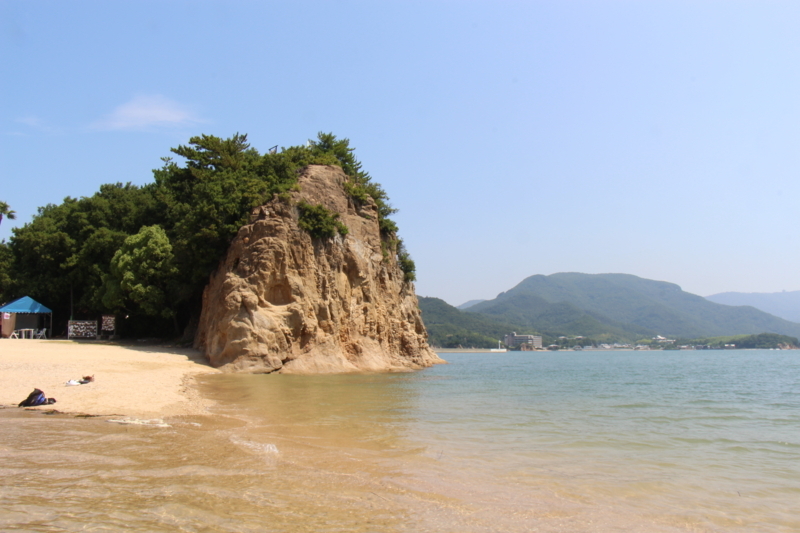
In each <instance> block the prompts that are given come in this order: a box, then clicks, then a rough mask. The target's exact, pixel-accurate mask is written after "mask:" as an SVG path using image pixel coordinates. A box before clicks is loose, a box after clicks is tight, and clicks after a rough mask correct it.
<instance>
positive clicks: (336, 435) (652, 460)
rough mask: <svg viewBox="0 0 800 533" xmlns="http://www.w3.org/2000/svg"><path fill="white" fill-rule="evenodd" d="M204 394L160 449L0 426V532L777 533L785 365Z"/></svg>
mask: <svg viewBox="0 0 800 533" xmlns="http://www.w3.org/2000/svg"><path fill="white" fill-rule="evenodd" d="M446 358H447V359H448V360H449V361H451V364H449V365H440V366H437V367H434V368H431V369H428V370H426V371H423V372H417V373H409V374H386V375H339V376H282V375H260V376H249V375H213V376H207V377H205V378H203V383H202V386H201V388H202V390H203V392H204V394H206V395H208V396H210V397H211V398H214V399H216V400H217V401H218V402H219V405H218V407H216V408H215V409H214V415H213V416H208V417H194V418H182V419H173V420H167V422H168V423H169V424H170V425H171V427H169V428H159V427H153V426H138V425H119V424H113V423H109V422H108V421H106V420H103V419H98V418H93V419H76V418H74V417H67V416H64V415H50V416H48V415H43V414H41V413H30V412H25V411H22V410H17V409H5V410H1V411H0V426H2V427H1V428H0V429H1V430H2V431H0V473H1V474H2V475H1V476H0V479H2V481H0V491H1V492H0V502H2V503H0V529H2V530H7V529H21V530H27V531H58V530H61V529H62V528H63V529H66V530H76V529H84V530H88V531H113V530H118V529H121V528H123V527H124V528H127V529H129V530H141V531H174V530H183V531H363V532H366V531H397V532H411V531H453V532H455V531H465V532H481V531H511V532H514V531H520V532H522V531H742V532H744V531H798V530H800V518H798V515H797V513H796V511H795V508H796V507H797V502H798V501H800V352H797V351H786V352H778V351H737V352H651V353H640V352H592V353H588V352H587V353H580V352H567V353H560V354H559V353H555V354H554V353H541V354H540V353H536V354H531V353H526V354H513V353H509V354H498V355H494V354H492V355H490V354H447V356H446Z"/></svg>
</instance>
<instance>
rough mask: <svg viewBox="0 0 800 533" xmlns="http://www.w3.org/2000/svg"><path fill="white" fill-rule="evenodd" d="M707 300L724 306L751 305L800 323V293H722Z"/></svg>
mask: <svg viewBox="0 0 800 533" xmlns="http://www.w3.org/2000/svg"><path fill="white" fill-rule="evenodd" d="M706 300H710V301H712V302H715V303H718V304H724V305H749V306H752V307H755V308H756V309H760V310H762V311H764V312H765V313H769V314H771V315H775V316H779V317H781V318H783V319H785V320H790V321H792V322H800V291H789V292H786V291H783V292H721V293H719V294H712V295H711V296H706Z"/></svg>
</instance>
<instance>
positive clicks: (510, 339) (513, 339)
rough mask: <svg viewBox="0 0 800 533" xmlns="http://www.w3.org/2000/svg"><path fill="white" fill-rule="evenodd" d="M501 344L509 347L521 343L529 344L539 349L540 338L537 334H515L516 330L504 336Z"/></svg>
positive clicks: (540, 344)
mask: <svg viewBox="0 0 800 533" xmlns="http://www.w3.org/2000/svg"><path fill="white" fill-rule="evenodd" d="M503 344H505V345H506V346H508V347H509V348H513V347H514V346H519V345H521V344H529V345H530V346H532V347H533V348H537V349H541V348H542V338H541V337H539V336H538V335H517V332H516V331H514V332H512V333H511V334H510V335H506V336H505V339H503Z"/></svg>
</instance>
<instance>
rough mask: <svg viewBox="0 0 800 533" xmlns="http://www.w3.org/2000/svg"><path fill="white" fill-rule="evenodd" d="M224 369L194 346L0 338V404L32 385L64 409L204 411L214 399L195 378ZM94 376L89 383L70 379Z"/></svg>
mask: <svg viewBox="0 0 800 533" xmlns="http://www.w3.org/2000/svg"><path fill="white" fill-rule="evenodd" d="M210 373H219V371H218V370H216V369H214V368H212V367H210V366H209V365H208V364H207V362H206V361H205V358H204V357H203V356H202V355H201V354H200V353H199V352H197V351H196V350H193V349H191V348H180V347H169V346H145V345H129V346H128V345H121V344H114V343H104V342H93V341H59V340H28V339H2V340H0V376H3V386H2V387H0V405H2V406H3V407H8V406H14V407H16V405H17V404H19V402H21V401H22V400H24V399H25V398H26V397H27V396H28V394H30V393H31V392H32V391H33V389H34V388H38V389H41V390H42V391H44V393H45V395H46V396H47V397H48V398H55V399H56V403H55V404H53V405H44V406H39V407H34V408H31V409H39V410H52V409H57V410H58V411H61V412H63V413H72V414H87V415H101V416H102V415H123V416H129V417H137V418H163V417H169V416H179V415H201V414H207V412H208V407H209V406H210V405H212V404H213V402H211V401H210V400H207V399H204V398H202V397H201V396H200V395H199V393H198V392H197V391H196V389H195V387H193V386H191V385H192V382H193V380H194V378H195V376H198V375H202V374H210ZM92 375H93V376H94V379H95V380H94V382H92V383H88V384H86V385H77V386H65V383H66V382H67V381H69V380H71V379H74V380H78V379H80V378H81V377H83V376H92Z"/></svg>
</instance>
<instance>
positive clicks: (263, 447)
mask: <svg viewBox="0 0 800 533" xmlns="http://www.w3.org/2000/svg"><path fill="white" fill-rule="evenodd" d="M230 440H231V442H232V443H234V444H236V445H237V446H241V447H243V448H248V449H250V450H255V451H257V452H261V453H274V454H277V453H280V452H279V451H278V447H277V446H275V445H274V444H269V443H266V444H262V443H260V442H253V441H250V440H244V439H239V438H236V437H231V438H230Z"/></svg>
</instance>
